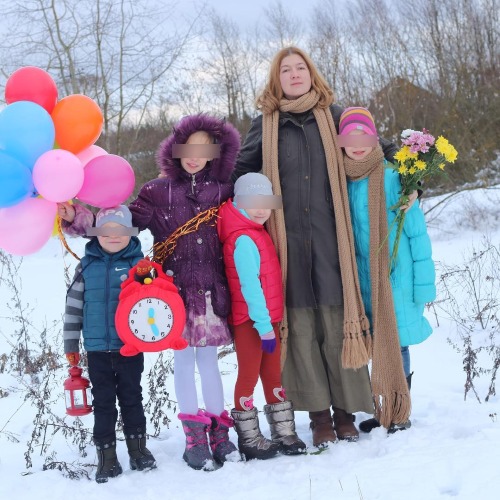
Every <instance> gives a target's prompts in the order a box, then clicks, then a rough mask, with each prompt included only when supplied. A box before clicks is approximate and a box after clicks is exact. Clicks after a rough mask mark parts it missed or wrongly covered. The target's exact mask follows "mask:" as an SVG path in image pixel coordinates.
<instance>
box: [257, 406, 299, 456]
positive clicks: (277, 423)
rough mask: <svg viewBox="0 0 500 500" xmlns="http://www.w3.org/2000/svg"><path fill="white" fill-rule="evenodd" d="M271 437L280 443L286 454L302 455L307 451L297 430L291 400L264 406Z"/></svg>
mask: <svg viewBox="0 0 500 500" xmlns="http://www.w3.org/2000/svg"><path fill="white" fill-rule="evenodd" d="M264 413H265V414H266V419H267V422H268V423H269V428H270V429H271V439H272V440H273V443H278V444H279V446H280V451H281V452H282V453H283V454H284V455H301V454H302V453H305V452H306V445H305V443H304V441H302V440H301V439H300V438H299V436H297V433H296V432H295V419H294V414H293V406H292V402H291V401H283V402H279V403H275V404H272V405H265V406H264Z"/></svg>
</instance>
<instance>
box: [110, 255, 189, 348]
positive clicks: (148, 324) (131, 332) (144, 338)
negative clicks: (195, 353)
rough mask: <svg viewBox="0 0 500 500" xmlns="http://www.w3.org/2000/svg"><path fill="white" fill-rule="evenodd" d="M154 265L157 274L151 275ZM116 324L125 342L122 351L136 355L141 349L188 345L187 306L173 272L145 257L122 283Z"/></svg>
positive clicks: (183, 346)
mask: <svg viewBox="0 0 500 500" xmlns="http://www.w3.org/2000/svg"><path fill="white" fill-rule="evenodd" d="M152 268H154V269H155V271H156V273H155V274H156V277H154V278H153V277H151V274H150V270H151V269H152ZM121 286H122V291H121V292H120V297H119V302H118V308H117V309H116V315H115V324H116V331H117V332H118V336H119V337H120V339H121V340H122V342H123V343H124V344H125V345H124V346H123V347H122V348H121V349H120V353H121V354H123V355H124V356H134V355H135V354H137V353H139V352H158V351H163V350H165V349H176V350H179V349H184V348H185V347H187V345H188V344H187V342H186V340H185V339H183V338H182V336H181V335H182V331H183V330H184V325H185V323H186V310H185V308H184V303H183V302H182V299H181V296H180V295H179V292H178V291H177V287H176V286H175V285H174V283H173V279H172V277H171V276H167V275H166V274H165V273H164V272H163V270H162V268H161V266H160V265H159V264H157V263H156V262H150V261H149V260H146V259H143V260H141V261H139V263H138V264H137V265H135V266H134V267H133V268H132V269H130V271H129V275H128V278H127V280H126V281H124V282H123V283H122V285H121Z"/></svg>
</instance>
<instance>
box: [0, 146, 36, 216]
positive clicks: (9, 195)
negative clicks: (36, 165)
mask: <svg viewBox="0 0 500 500" xmlns="http://www.w3.org/2000/svg"><path fill="white" fill-rule="evenodd" d="M33 189H34V188H33V180H32V176H31V171H30V169H29V168H28V167H27V166H25V165H23V164H22V163H21V162H19V161H17V160H16V159H15V158H12V157H11V156H9V155H7V154H5V153H4V152H3V151H0V208H6V207H12V206H13V205H17V204H18V203H20V202H21V201H23V200H24V199H25V198H28V197H30V196H31V195H32V194H33Z"/></svg>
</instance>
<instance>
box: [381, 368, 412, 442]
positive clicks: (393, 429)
mask: <svg viewBox="0 0 500 500" xmlns="http://www.w3.org/2000/svg"><path fill="white" fill-rule="evenodd" d="M412 377H413V372H411V373H410V374H409V375H408V376H407V377H406V383H407V384H408V389H410V390H411V378H412ZM410 427H411V420H410V419H408V420H407V421H406V422H403V423H401V424H391V426H390V427H389V428H388V429H387V433H388V434H394V433H395V432H398V431H405V430H406V429H409V428H410Z"/></svg>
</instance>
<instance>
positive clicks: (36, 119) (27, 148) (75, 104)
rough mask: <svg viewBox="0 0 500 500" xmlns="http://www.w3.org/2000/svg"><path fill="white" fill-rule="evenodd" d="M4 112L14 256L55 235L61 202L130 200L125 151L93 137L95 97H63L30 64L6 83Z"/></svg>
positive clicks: (7, 211)
mask: <svg viewBox="0 0 500 500" xmlns="http://www.w3.org/2000/svg"><path fill="white" fill-rule="evenodd" d="M5 101H6V102H7V106H6V107H5V108H4V109H3V110H2V111H1V112H0V248H2V249H4V250H6V251H7V252H9V253H11V254H14V255H27V254H30V253H33V252H36V251H37V250H39V249H40V248H41V247H42V246H43V245H44V244H45V243H46V242H47V241H48V239H49V238H50V236H51V234H52V231H53V227H54V221H55V218H56V214H57V203H59V202H65V201H68V200H71V199H72V198H78V199H79V200H81V201H82V202H84V203H88V204H89V205H92V206H95V207H99V208H106V207H111V206H114V205H118V204H120V203H122V202H123V201H125V200H126V199H127V198H128V197H129V196H130V195H131V194H132V191H133V189H134V184H135V176H134V171H133V169H132V167H131V166H130V164H129V163H128V162H127V161H126V160H125V159H124V158H122V157H120V156H117V155H112V154H108V153H107V152H106V151H105V150H104V149H102V148H100V147H99V146H96V145H95V144H94V143H95V142H96V141H97V139H98V138H99V136H100V134H101V131H102V124H103V116H102V113H101V110H100V108H99V106H98V105H97V104H96V103H95V101H93V100H92V99H90V98H89V97H87V96H85V95H82V94H73V95H69V96H67V97H64V98H63V99H60V100H59V101H58V99H57V87H56V84H55V82H54V80H53V79H52V78H51V76H50V75H49V74H48V73H47V72H46V71H44V70H42V69H40V68H36V67H33V66H26V67H23V68H20V69H18V70H17V71H15V72H14V73H13V74H12V75H11V76H10V78H9V79H8V80H7V83H6V86H5Z"/></svg>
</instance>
